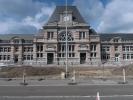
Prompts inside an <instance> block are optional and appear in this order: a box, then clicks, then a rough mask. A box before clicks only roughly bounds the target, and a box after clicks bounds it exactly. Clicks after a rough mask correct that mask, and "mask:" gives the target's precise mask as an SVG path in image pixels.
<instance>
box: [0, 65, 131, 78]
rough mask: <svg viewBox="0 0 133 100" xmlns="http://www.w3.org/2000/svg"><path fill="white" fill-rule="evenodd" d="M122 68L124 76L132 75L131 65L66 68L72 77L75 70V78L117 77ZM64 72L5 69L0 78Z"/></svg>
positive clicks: (34, 68) (22, 68)
mask: <svg viewBox="0 0 133 100" xmlns="http://www.w3.org/2000/svg"><path fill="white" fill-rule="evenodd" d="M123 68H125V70H126V75H133V65H129V66H126V67H121V68H116V67H115V68H114V67H109V68H107V67H106V68H101V67H71V68H68V71H69V74H70V75H73V72H74V70H75V72H76V76H87V77H93V76H103V75H104V76H119V75H122V71H123ZM62 72H65V68H63V67H31V66H23V67H10V68H9V67H6V68H2V69H1V71H0V77H22V75H23V73H26V75H27V76H47V75H53V76H55V75H60V74H61V73H62Z"/></svg>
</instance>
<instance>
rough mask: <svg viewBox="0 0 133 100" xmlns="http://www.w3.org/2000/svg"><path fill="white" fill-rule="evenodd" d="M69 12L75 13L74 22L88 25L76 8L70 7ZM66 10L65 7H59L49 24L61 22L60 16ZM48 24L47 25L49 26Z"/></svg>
mask: <svg viewBox="0 0 133 100" xmlns="http://www.w3.org/2000/svg"><path fill="white" fill-rule="evenodd" d="M67 9H68V12H69V11H71V12H72V13H73V20H74V21H75V22H79V23H86V22H85V20H84V19H83V17H82V16H81V14H80V13H79V11H78V9H77V8H76V6H68V7H67ZM65 10H66V7H65V6H57V7H56V9H55V10H54V12H53V14H52V16H51V17H50V19H49V21H48V23H53V22H58V21H59V20H60V14H61V13H63V12H64V11H65ZM48 23H47V24H48Z"/></svg>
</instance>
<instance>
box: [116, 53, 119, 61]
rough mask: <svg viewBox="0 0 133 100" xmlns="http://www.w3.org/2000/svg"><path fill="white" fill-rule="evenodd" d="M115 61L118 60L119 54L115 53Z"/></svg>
mask: <svg viewBox="0 0 133 100" xmlns="http://www.w3.org/2000/svg"><path fill="white" fill-rule="evenodd" d="M115 62H119V54H115Z"/></svg>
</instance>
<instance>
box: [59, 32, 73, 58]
mask: <svg viewBox="0 0 133 100" xmlns="http://www.w3.org/2000/svg"><path fill="white" fill-rule="evenodd" d="M73 40H74V38H73V36H72V34H71V33H70V32H68V33H67V42H68V44H67V55H68V57H69V58H71V57H75V52H74V50H75V45H74V43H73V42H74V41H73ZM58 41H59V44H58V57H59V58H65V57H66V43H65V42H66V32H65V31H63V32H61V33H60V34H59V35H58Z"/></svg>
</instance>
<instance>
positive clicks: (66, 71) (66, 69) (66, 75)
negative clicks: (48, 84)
mask: <svg viewBox="0 0 133 100" xmlns="http://www.w3.org/2000/svg"><path fill="white" fill-rule="evenodd" d="M65 13H66V17H67V0H66V11H65ZM65 27H66V68H65V73H66V74H65V77H66V78H67V77H68V55H67V54H68V51H67V42H68V41H67V32H68V30H67V28H68V27H67V21H65Z"/></svg>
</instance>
